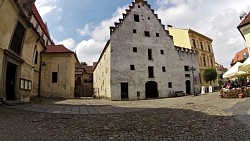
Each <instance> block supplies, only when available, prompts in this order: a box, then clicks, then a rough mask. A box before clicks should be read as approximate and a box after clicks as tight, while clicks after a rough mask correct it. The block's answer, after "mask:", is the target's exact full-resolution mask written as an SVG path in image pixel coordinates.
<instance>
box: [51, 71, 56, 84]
mask: <svg viewBox="0 0 250 141" xmlns="http://www.w3.org/2000/svg"><path fill="white" fill-rule="evenodd" d="M52 83H57V72H52Z"/></svg>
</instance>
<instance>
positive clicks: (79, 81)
mask: <svg viewBox="0 0 250 141" xmlns="http://www.w3.org/2000/svg"><path fill="white" fill-rule="evenodd" d="M93 69H94V67H93V66H83V65H81V64H79V63H78V64H77V65H76V70H75V71H76V75H75V80H76V82H75V83H76V87H77V89H78V97H91V96H93Z"/></svg>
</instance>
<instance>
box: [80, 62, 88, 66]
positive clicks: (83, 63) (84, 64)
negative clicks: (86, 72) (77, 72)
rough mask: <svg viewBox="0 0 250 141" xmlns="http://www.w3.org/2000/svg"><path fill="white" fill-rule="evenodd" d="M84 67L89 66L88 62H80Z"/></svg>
mask: <svg viewBox="0 0 250 141" xmlns="http://www.w3.org/2000/svg"><path fill="white" fill-rule="evenodd" d="M80 64H81V65H82V66H87V65H88V64H87V63H86V62H80Z"/></svg>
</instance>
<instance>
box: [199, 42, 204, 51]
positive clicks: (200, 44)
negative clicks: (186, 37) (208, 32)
mask: <svg viewBox="0 0 250 141" xmlns="http://www.w3.org/2000/svg"><path fill="white" fill-rule="evenodd" d="M200 45H201V50H204V49H203V44H202V42H200Z"/></svg>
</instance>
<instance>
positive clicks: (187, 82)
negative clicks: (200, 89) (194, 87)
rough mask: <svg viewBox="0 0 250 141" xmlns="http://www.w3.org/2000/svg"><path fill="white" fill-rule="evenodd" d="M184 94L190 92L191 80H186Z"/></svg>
mask: <svg viewBox="0 0 250 141" xmlns="http://www.w3.org/2000/svg"><path fill="white" fill-rule="evenodd" d="M186 94H191V82H190V80H187V81H186Z"/></svg>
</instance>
